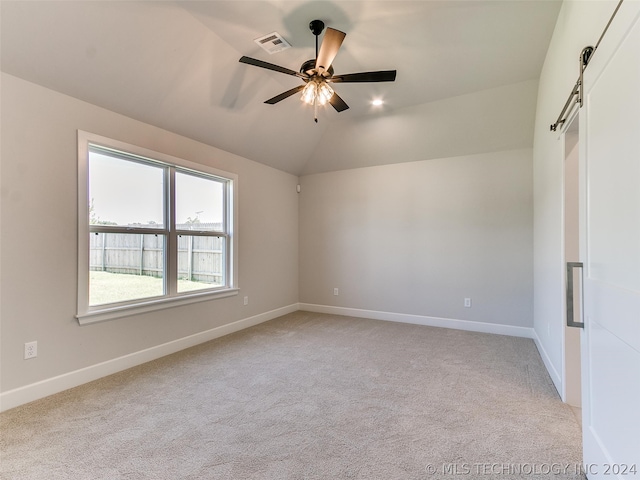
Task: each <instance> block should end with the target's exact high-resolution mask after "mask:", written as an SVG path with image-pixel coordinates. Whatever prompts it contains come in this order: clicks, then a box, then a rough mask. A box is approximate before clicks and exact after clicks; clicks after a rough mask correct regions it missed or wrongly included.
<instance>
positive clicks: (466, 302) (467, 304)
mask: <svg viewBox="0 0 640 480" xmlns="http://www.w3.org/2000/svg"><path fill="white" fill-rule="evenodd" d="M464 306H465V308H471V299H470V298H465V299H464Z"/></svg>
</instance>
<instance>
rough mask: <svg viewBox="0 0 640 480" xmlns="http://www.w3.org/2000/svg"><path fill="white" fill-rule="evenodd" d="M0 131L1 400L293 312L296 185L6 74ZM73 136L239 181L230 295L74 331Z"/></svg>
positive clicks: (249, 163) (239, 160)
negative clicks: (91, 136) (29, 346)
mask: <svg viewBox="0 0 640 480" xmlns="http://www.w3.org/2000/svg"><path fill="white" fill-rule="evenodd" d="M1 127H2V130H1V134H2V151H1V154H2V176H1V180H2V205H1V217H0V218H1V220H2V231H1V245H2V250H1V265H2V270H1V272H0V273H1V279H0V280H1V282H2V299H1V300H2V304H1V307H0V313H1V330H0V333H1V359H0V360H1V364H2V365H1V370H0V380H1V384H0V389H1V391H2V392H6V391H8V390H11V389H15V388H18V387H21V386H25V385H30V384H33V383H35V382H38V381H40V380H45V379H50V378H52V377H55V376H57V375H62V374H65V373H68V372H72V371H75V370H78V369H81V368H83V367H88V366H92V365H95V364H98V363H100V362H105V361H109V360H111V359H115V358H118V357H121V356H123V355H127V354H130V353H133V352H138V351H141V350H144V349H147V348H152V347H154V346H157V345H160V344H163V343H166V342H170V341H172V340H175V339H180V338H183V337H186V336H189V335H193V334H196V333H199V332H203V331H206V330H209V329H212V328H214V327H216V326H220V325H224V324H228V323H231V322H233V321H236V320H239V319H244V318H248V317H251V316H253V315H257V314H261V313H264V312H269V311H271V310H274V309H278V308H281V307H285V306H289V305H292V304H296V303H297V301H298V253H297V252H298V197H297V193H296V184H297V181H298V179H297V177H295V176H293V175H289V174H286V173H283V172H281V171H278V170H275V169H273V168H269V167H265V166H263V165H260V164H258V163H255V162H252V161H250V160H247V159H244V158H241V157H238V156H235V155H232V154H229V153H227V152H224V151H222V150H219V149H216V148H213V147H210V146H207V145H204V144H202V143H198V142H195V141H193V140H190V139H188V138H185V137H181V136H179V135H176V134H173V133H170V132H167V131H164V130H161V129H159V128H156V127H153V126H151V125H147V124H144V123H141V122H137V121H134V120H132V119H130V118H127V117H124V116H122V115H118V114H115V113H113V112H110V111H107V110H104V109H102V108H99V107H96V106H94V105H91V104H88V103H85V102H81V101H79V100H76V99H73V98H71V97H68V96H65V95H62V94H59V93H56V92H53V91H51V90H48V89H45V88H42V87H40V86H36V85H34V84H31V83H28V82H25V81H23V80H20V79H18V78H16V77H13V76H10V75H6V74H3V75H2V126H1ZM77 129H81V130H85V131H89V132H92V133H96V134H99V135H104V136H107V137H111V138H114V139H117V140H121V141H124V142H128V143H131V144H135V145H139V146H142V147H145V148H149V149H152V150H156V151H160V152H163V153H166V154H169V155H174V156H177V157H181V158H184V159H186V160H189V161H192V162H197V163H200V164H203V165H209V166H212V167H215V168H219V169H222V170H226V171H228V172H233V173H236V174H238V175H239V182H238V184H239V195H240V197H239V228H238V230H239V232H240V236H239V269H240V272H239V275H240V276H239V286H240V289H241V292H240V295H238V296H235V297H231V298H224V299H218V300H213V301H207V302H202V303H196V304H191V305H187V306H181V307H176V308H170V309H167V310H162V311H158V312H153V313H149V314H144V315H138V316H131V317H126V318H121V319H117V320H111V321H107V322H103V323H99V324H93V325H86V326H82V327H81V326H79V325H78V322H77V320H76V319H75V318H74V315H75V313H76V290H77V245H76V244H77V233H76V232H77V223H78V220H77V170H78V167H77V141H76V130H77ZM45 246H46V247H47V248H43V247H45ZM244 295H248V296H249V298H250V302H249V305H248V306H243V304H242V303H243V302H242V300H243V296H244ZM32 340H37V341H38V357H37V358H35V359H31V360H26V361H25V360H23V346H24V343H25V342H27V341H32Z"/></svg>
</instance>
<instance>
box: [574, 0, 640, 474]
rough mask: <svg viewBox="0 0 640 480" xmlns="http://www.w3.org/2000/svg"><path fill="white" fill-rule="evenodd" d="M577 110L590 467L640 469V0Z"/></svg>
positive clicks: (619, 27) (593, 69)
mask: <svg viewBox="0 0 640 480" xmlns="http://www.w3.org/2000/svg"><path fill="white" fill-rule="evenodd" d="M580 115H581V118H580V125H581V129H582V128H583V126H584V135H583V134H581V135H580V137H581V140H580V142H581V157H582V161H583V162H584V163H583V165H582V167H583V169H582V170H583V172H584V173H583V177H582V185H581V187H582V189H581V190H582V193H581V197H582V198H581V200H582V202H581V210H582V222H581V230H582V232H581V241H582V244H581V247H582V248H581V251H582V252H584V253H583V255H584V257H583V263H584V269H583V301H584V323H585V329H584V335H583V338H582V341H583V343H582V371H583V382H582V385H583V387H582V388H583V390H582V391H583V393H582V396H583V439H584V461H585V469H586V474H587V477H588V478H589V480H594V479H611V478H618V479H629V478H640V2H638V1H633V0H631V1H628V0H625V2H624V3H623V4H622V6H621V8H620V10H619V12H618V14H617V16H616V17H615V18H614V20H613V22H612V24H611V26H610V28H609V31H608V32H607V34H606V35H605V37H604V39H603V41H602V43H601V45H600V47H599V48H598V49H597V50H596V52H595V54H594V56H593V58H592V60H591V62H590V64H589V66H588V67H587V69H586V71H585V79H584V107H583V108H582V110H581V111H580Z"/></svg>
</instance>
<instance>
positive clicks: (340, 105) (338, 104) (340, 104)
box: [329, 92, 349, 112]
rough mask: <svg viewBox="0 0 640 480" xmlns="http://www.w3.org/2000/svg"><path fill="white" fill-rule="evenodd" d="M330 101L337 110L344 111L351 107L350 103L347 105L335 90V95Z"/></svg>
mask: <svg viewBox="0 0 640 480" xmlns="http://www.w3.org/2000/svg"><path fill="white" fill-rule="evenodd" d="M329 103H330V104H331V106H332V107H333V108H335V109H336V112H342V111H343V110H346V109H347V108H349V105H347V104H346V103H345V101H344V100H342V98H340V96H339V95H338V94H337V93H336V92H333V96H332V97H331V98H330V99H329Z"/></svg>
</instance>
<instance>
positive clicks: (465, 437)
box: [0, 312, 584, 480]
mask: <svg viewBox="0 0 640 480" xmlns="http://www.w3.org/2000/svg"><path fill="white" fill-rule="evenodd" d="M0 429H1V430H0V431H1V435H2V436H1V441H0V455H1V456H0V477H1V478H2V479H4V480H10V479H11V480H13V479H20V480H24V479H29V480H31V479H33V480H36V479H47V480H52V479H79V480H85V479H86V480H98V479H342V478H345V479H384V480H391V479H455V478H458V479H462V478H467V479H469V478H478V479H490V478H496V479H519V478H526V479H534V478H536V479H538V478H539V479H545V480H546V479H551V478H562V479H578V478H584V477H583V476H582V475H580V474H577V473H576V468H577V467H576V465H579V463H580V460H581V448H580V427H579V425H578V424H577V422H576V420H575V417H574V415H573V413H572V411H571V409H570V407H568V406H567V405H565V404H563V403H562V402H561V401H560V399H559V398H558V395H557V393H556V391H555V390H554V387H553V385H552V383H551V380H550V378H549V377H548V375H547V373H546V371H545V368H544V366H543V364H542V361H541V359H540V356H539V354H538V352H537V351H536V348H535V345H534V344H533V342H532V341H531V340H528V339H522V338H515V337H506V336H498V335H487V334H479V333H470V332H463V331H456V330H446V329H439V328H431V327H422V326H414V325H406V324H398V323H391V322H382V321H375V320H365V319H356V318H349V317H339V316H332V315H322V314H313V313H307V312H296V313H293V314H290V315H286V316H284V317H281V318H278V319H276V320H273V321H270V322H267V323H264V324H262V325H259V326H257V327H254V328H251V329H248V330H245V331H242V332H238V333H236V334H233V335H230V336H227V337H224V338H220V339H217V340H214V341H212V342H209V343H206V344H203V345H200V346H197V347H194V348H191V349H189V350H186V351H183V352H180V353H177V354H175V355H171V356H169V357H165V358H162V359H160V360H157V361H154V362H151V363H148V364H145V365H142V366H140V367H136V368H133V369H130V370H127V371H125V372H122V373H119V374H116V375H112V376H110V377H107V378H104V379H101V380H98V381H95V382H92V383H90V384H87V385H84V386H81V387H78V388H75V389H72V390H69V391H66V392H63V393H60V394H57V395H54V396H52V397H49V398H46V399H43V400H40V401H37V402H34V403H31V404H29V405H25V406H22V407H19V408H16V409H13V410H10V411H8V412H5V413H3V414H2V415H0Z"/></svg>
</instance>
